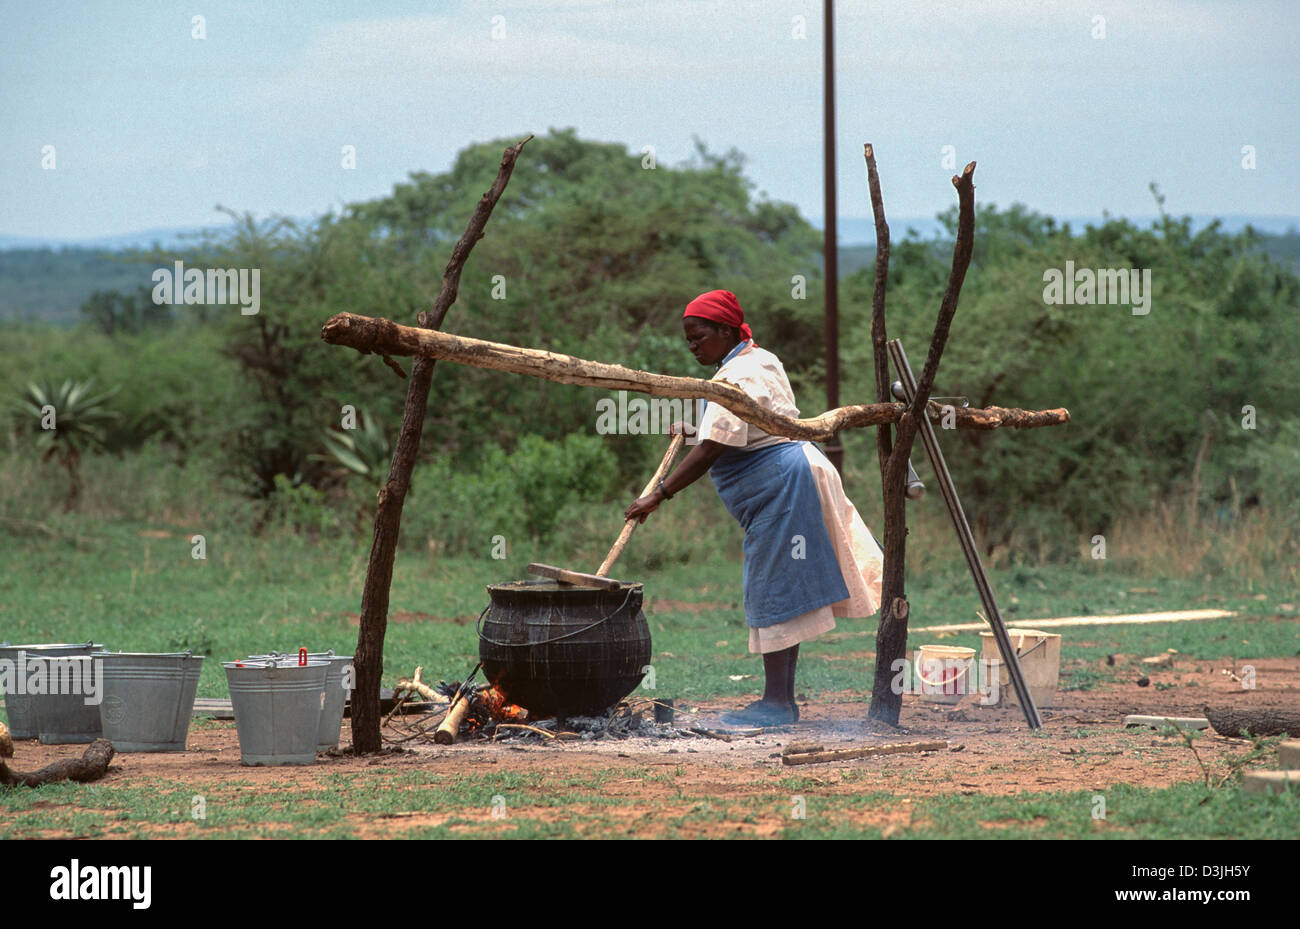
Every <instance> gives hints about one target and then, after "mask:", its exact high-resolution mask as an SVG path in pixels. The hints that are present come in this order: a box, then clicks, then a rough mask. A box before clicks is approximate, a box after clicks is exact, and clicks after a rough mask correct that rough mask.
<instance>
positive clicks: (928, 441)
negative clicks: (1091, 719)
mask: <svg viewBox="0 0 1300 929" xmlns="http://www.w3.org/2000/svg"><path fill="white" fill-rule="evenodd" d="M889 356H890V357H891V358H893V359H894V367H895V368H897V369H898V376H899V379H900V380H901V381H902V382H903V391H904V393H905V394H906V397H907V402H908V403H911V402H912V398H914V397H915V396H916V377H915V376H914V375H913V374H912V367H911V365H909V364H908V363H907V354H906V353H905V352H904V351H903V343H902V342H900V341H899V340H898V339H890V340H889ZM917 431H918V432H919V433H920V434H921V441H922V442H924V443H925V451H926V453H927V454H928V455H929V456H930V467H932V468H933V469H934V477H935V480H936V481H937V482H938V484H939V491H940V492H941V493H942V494H943V502H944V504H945V505H946V506H947V507H948V515H949V516H951V517H952V524H953V527H954V528H955V529H956V530H957V540H958V541H959V542H960V543H961V551H962V554H963V555H965V556H966V565H967V566H968V567H969V568H970V573H971V577H973V578H974V579H975V589H976V590H977V591H978V592H979V596H980V601H981V602H982V603H983V604H984V612H985V613H987V614H988V620H989V625H990V626H991V627H992V628H993V638H994V639H995V640H996V641H997V643H998V651H999V652H1000V653H1001V654H1002V662H1003V664H1005V665H1006V667H1007V671H1008V672H1009V673H1010V675H1011V685H1012V687H1013V688H1015V691H1016V698H1017V699H1018V700H1019V701H1020V706H1021V707H1022V708H1023V709H1024V712H1025V722H1027V723H1029V728H1030V729H1041V728H1043V720H1042V717H1040V716H1039V715H1038V707H1037V706H1035V705H1034V698H1033V695H1032V694H1030V693H1029V685H1028V684H1026V683H1025V675H1024V672H1023V671H1022V670H1021V669H1020V659H1019V657H1018V656H1017V655H1016V650H1015V647H1014V646H1012V644H1011V636H1010V635H1009V634H1008V633H1007V626H1006V623H1004V622H1003V621H1002V613H1001V611H1000V610H999V609H998V602H997V600H995V599H994V598H993V587H992V586H991V585H990V584H989V576H988V574H987V573H986V572H985V570H984V563H983V562H982V561H980V556H979V551H978V550H977V549H976V548H975V536H974V534H973V533H972V532H971V531H970V524H969V523H968V522H966V514H965V512H963V511H962V508H961V501H960V500H958V499H957V488H956V487H954V486H953V483H952V475H951V474H949V473H948V465H947V464H946V463H945V462H944V460H943V452H942V451H941V450H940V449H939V440H938V438H937V437H936V436H935V434H934V425H933V424H932V423H931V422H930V419H929V417H927V416H922V417H921V422H920V424H919V425H918V428H917Z"/></svg>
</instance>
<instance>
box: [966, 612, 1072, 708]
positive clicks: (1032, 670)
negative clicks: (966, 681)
mask: <svg viewBox="0 0 1300 929" xmlns="http://www.w3.org/2000/svg"><path fill="white" fill-rule="evenodd" d="M1007 634H1008V635H1009V636H1010V637H1011V645H1012V647H1013V648H1014V649H1015V650H1016V655H1017V657H1018V658H1019V660H1020V670H1021V671H1022V672H1023V673H1024V675H1025V683H1026V684H1027V685H1028V686H1029V695H1030V696H1031V697H1033V698H1034V706H1036V707H1038V708H1039V709H1042V708H1043V707H1050V706H1051V705H1052V704H1053V702H1055V700H1056V688H1057V685H1059V684H1060V680H1061V637H1060V636H1059V635H1057V634H1056V633H1054V632H1039V631H1037V630H1036V629H1008V630H1007ZM980 658H981V659H982V660H983V661H986V662H988V667H989V675H990V677H992V675H993V674H996V675H997V682H998V699H997V701H996V705H997V706H1006V707H1013V706H1020V701H1019V700H1018V699H1016V689H1015V687H1013V686H1012V684H1011V673H1010V672H1009V671H1008V670H1007V669H1006V665H1005V664H1004V663H1003V661H1002V652H1000V651H999V650H998V640H997V639H996V638H994V637H993V633H991V632H981V633H980Z"/></svg>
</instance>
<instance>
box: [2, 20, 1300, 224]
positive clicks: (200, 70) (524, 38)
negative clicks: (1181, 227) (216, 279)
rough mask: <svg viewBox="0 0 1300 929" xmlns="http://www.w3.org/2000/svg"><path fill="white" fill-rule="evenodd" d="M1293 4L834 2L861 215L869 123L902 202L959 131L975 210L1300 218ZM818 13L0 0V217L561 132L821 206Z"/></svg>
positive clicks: (189, 218) (161, 212)
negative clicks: (732, 152) (709, 162)
mask: <svg viewBox="0 0 1300 929" xmlns="http://www.w3.org/2000/svg"><path fill="white" fill-rule="evenodd" d="M196 14H201V15H203V16H204V17H205V19H206V31H207V38H206V39H203V40H197V39H194V38H191V17H192V16H194V15H196ZM495 16H500V17H503V18H504V19H503V20H502V21H498V24H497V25H498V32H499V27H500V26H501V25H502V23H503V24H504V37H499V38H495V39H494V38H493V35H492V33H493V17H495ZM800 16H802V17H804V18H805V21H806V28H807V36H808V37H807V38H806V39H802V40H801V39H798V38H794V37H793V36H792V32H793V31H794V30H795V29H796V28H797V22H796V17H800ZM1095 17H1104V19H1105V24H1104V28H1105V37H1104V38H1094V36H1093V33H1094V31H1096V29H1097V20H1096V19H1095ZM1298 22H1300V4H1297V3H1296V2H1294V0H1284V2H1262V0H1261V2H1194V0H1183V2H1165V0H1145V2H1142V3H1130V2H1102V0H1097V2H1079V3H1076V2H1066V0H1061V2H1044V3H1034V2H1029V0H986V2H967V3H939V2H919V3H907V2H890V3H878V2H870V3H868V2H849V0H840V2H839V3H838V4H837V12H836V23H837V45H838V63H837V69H836V75H837V82H838V109H837V112H838V120H839V143H838V156H839V170H838V180H839V190H840V215H841V216H842V217H858V216H868V215H870V206H869V204H868V202H867V199H866V190H865V181H864V171H863V167H862V143H863V142H865V141H872V142H874V143H875V145H876V151H877V158H878V161H879V163H880V167H881V173H882V179H883V185H884V190H885V197H886V206H887V208H888V210H889V212H890V214H891V215H892V216H895V217H911V216H930V215H932V214H933V213H935V212H938V211H940V210H942V209H944V208H946V207H948V206H949V205H951V204H952V203H953V202H954V198H953V195H952V189H951V187H950V186H949V184H948V181H947V178H948V177H949V176H950V175H951V174H952V173H953V172H952V171H951V170H950V169H949V168H946V167H944V166H943V164H942V154H941V150H942V148H943V146H945V145H952V146H953V147H954V148H955V150H956V157H957V159H958V161H959V163H964V162H966V161H968V160H970V159H972V158H973V159H976V160H978V161H979V170H978V173H977V175H976V179H977V187H978V189H979V194H978V197H979V198H980V200H981V201H983V202H996V203H998V204H1001V205H1007V204H1010V203H1011V202H1012V201H1020V202H1023V203H1026V204H1028V205H1029V206H1031V207H1033V208H1035V209H1038V210H1040V211H1043V212H1048V213H1052V214H1054V215H1058V216H1096V215H1099V214H1100V213H1101V212H1102V211H1103V210H1108V211H1110V212H1111V213H1114V214H1118V215H1150V214H1151V213H1153V212H1154V204H1153V202H1152V200H1151V197H1150V194H1149V193H1148V191H1147V185H1148V183H1149V182H1150V181H1152V180H1155V181H1157V182H1158V183H1159V184H1160V185H1161V187H1162V189H1163V191H1164V192H1165V193H1166V195H1167V196H1168V202H1167V208H1168V209H1170V210H1171V211H1173V212H1176V213H1193V214H1217V215H1223V214H1235V215H1240V214H1251V215H1261V214H1263V215H1285V216H1300V193H1298V192H1297V184H1296V182H1295V172H1296V168H1297V167H1300V159H1298V158H1297V153H1298V152H1300V106H1298V104H1300V93H1297V90H1298V86H1300V82H1298V81H1297V72H1298V71H1300V66H1298V65H1297V58H1298V57H1300V56H1297V54H1296V51H1295V36H1296V34H1297V31H1298V30H1297V24H1298ZM821 28H822V21H821V3H820V2H815V0H814V2H801V0H765V2H749V3H743V2H704V0H699V2H697V0H679V2H668V0H659V2H651V0H644V2H643V0H535V2H508V0H500V2H498V0H463V2H438V0H426V2H401V0H375V2H365V3H362V2H356V3H343V2H319V3H303V4H288V3H279V2H234V0H190V2H187V3H174V2H136V3H119V2H89V0H87V2H80V3H76V2H57V3H56V2H51V3H33V2H30V0H20V2H0V86H2V87H3V92H2V95H0V152H2V153H3V155H2V157H0V203H3V204H4V206H3V212H2V213H0V234H6V235H22V236H41V237H55V238H78V237H93V236H103V235H110V234H120V233H124V232H129V231H135V230H140V229H145V228H153V227H173V226H193V225H204V224H218V223H220V222H222V221H223V220H222V217H221V216H220V215H219V214H217V213H215V212H214V210H213V207H214V205H215V204H217V203H221V204H224V205H226V206H229V207H232V208H235V209H239V210H251V211H253V212H254V213H255V214H257V215H262V216H264V215H268V214H270V213H280V214H286V215H291V216H298V217H302V216H310V215H314V214H317V213H321V212H324V211H325V210H328V209H330V208H331V207H336V206H338V205H340V204H343V203H347V202H352V201H356V200H363V199H370V198H373V197H377V196H382V195H383V194H385V193H387V192H388V191H389V190H391V188H392V185H393V184H394V183H396V182H399V181H401V180H403V179H405V177H406V176H407V174H408V173H409V172H411V171H415V170H429V171H440V170H443V169H445V168H446V167H447V166H448V165H449V164H450V162H451V160H452V159H453V157H454V155H455V153H456V151H457V150H459V149H461V148H463V147H464V146H466V145H467V144H470V143H472V142H476V141H482V140H485V139H490V138H496V137H502V136H506V137H520V136H522V135H524V134H526V133H528V132H535V133H539V134H540V133H544V132H546V131H547V129H548V128H550V127H568V126H572V127H575V128H576V129H577V130H578V132H579V134H580V135H581V136H582V137H585V138H591V139H599V140H604V141H616V142H620V143H623V144H625V145H627V146H628V147H629V149H631V150H633V151H636V152H639V151H640V150H641V147H642V146H644V145H653V146H654V147H655V149H656V153H657V155H658V158H659V159H660V161H661V162H667V163H669V164H671V163H675V162H678V161H681V160H683V159H685V158H687V157H688V156H689V155H690V153H691V151H692V147H693V143H692V137H693V136H698V137H700V138H701V139H703V140H704V141H705V143H706V144H707V145H708V146H709V148H710V149H711V150H714V151H719V152H720V151H725V150H726V149H728V148H732V147H735V148H738V149H740V150H741V151H742V152H744V153H745V154H746V155H747V156H748V159H749V160H748V165H747V171H748V174H749V176H750V177H751V178H752V179H753V180H754V181H755V182H756V184H757V185H758V188H759V189H760V190H762V191H764V192H766V194H767V195H768V196H770V197H772V198H774V199H779V200H787V201H791V202H793V203H795V204H797V205H798V206H799V208H800V209H801V210H802V211H803V213H804V214H805V215H806V216H808V217H810V218H812V219H816V220H819V219H820V216H821V212H822V207H821V184H822V178H821V109H820V99H821V67H822V60H821ZM46 145H53V146H55V151H56V168H55V170H53V171H48V170H43V169H42V167H41V153H42V147H43V146H46ZM344 145H355V146H356V149H357V167H356V169H355V170H344V169H343V168H342V166H341V164H340V160H341V155H340V149H341V147H342V146H344ZM1243 145H1253V146H1255V149H1256V159H1257V167H1256V169H1255V170H1243V168H1242V166H1241V161H1242V154H1241V149H1242V146H1243ZM525 157H526V156H525ZM488 180H489V179H487V178H484V181H485V182H486V181H488Z"/></svg>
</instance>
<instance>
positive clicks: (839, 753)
mask: <svg viewBox="0 0 1300 929" xmlns="http://www.w3.org/2000/svg"><path fill="white" fill-rule="evenodd" d="M947 748H948V743H947V742H946V741H938V742H893V743H891V744H889V745H866V746H863V747H862V748H836V749H831V750H830V751H825V752H799V753H796V754H791V755H784V754H783V755H782V756H781V763H782V764H787V765H791V764H816V763H818V762H822V761H846V760H848V759H850V758H867V757H869V756H871V755H898V754H903V753H907V752H941V751H944V750H946V749H947Z"/></svg>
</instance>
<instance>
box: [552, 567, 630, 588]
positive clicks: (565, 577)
mask: <svg viewBox="0 0 1300 929" xmlns="http://www.w3.org/2000/svg"><path fill="white" fill-rule="evenodd" d="M528 573H529V574H536V575H537V576H538V577H549V578H551V579H552V580H555V581H561V582H562V583H565V584H576V585H577V586H579V587H595V588H596V589H598V590H620V589H621V588H623V587H626V586H627V582H625V581H616V580H614V578H612V577H597V576H596V575H595V574H584V573H583V572H581V571H570V570H569V569H567V568H557V567H555V566H554V565H549V564H530V565H529V566H528Z"/></svg>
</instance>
